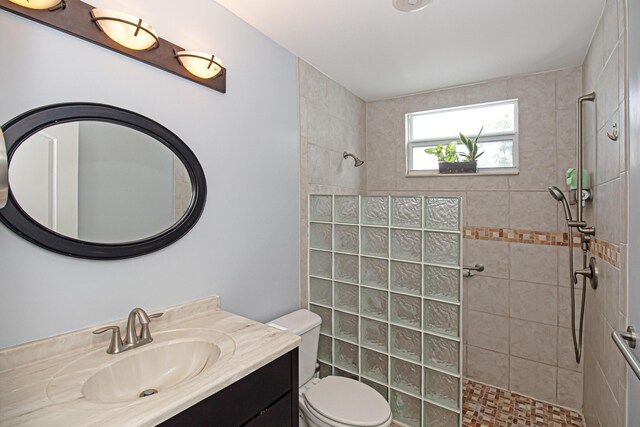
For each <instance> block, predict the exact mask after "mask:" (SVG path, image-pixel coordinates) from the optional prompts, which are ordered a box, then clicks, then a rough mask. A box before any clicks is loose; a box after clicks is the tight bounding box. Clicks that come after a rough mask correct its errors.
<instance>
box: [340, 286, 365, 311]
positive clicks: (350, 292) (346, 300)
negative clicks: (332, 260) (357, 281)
mask: <svg viewBox="0 0 640 427" xmlns="http://www.w3.org/2000/svg"><path fill="white" fill-rule="evenodd" d="M334 293H335V295H334V297H335V302H334V306H335V307H336V308H339V309H341V310H346V311H350V312H352V313H358V307H360V294H359V292H358V287H357V286H356V285H349V284H347V283H340V282H335V283H334Z"/></svg>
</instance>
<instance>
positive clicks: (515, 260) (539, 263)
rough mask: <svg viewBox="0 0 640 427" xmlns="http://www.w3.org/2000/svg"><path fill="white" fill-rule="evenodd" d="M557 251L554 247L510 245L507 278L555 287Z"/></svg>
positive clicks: (556, 279) (556, 281)
mask: <svg viewBox="0 0 640 427" xmlns="http://www.w3.org/2000/svg"><path fill="white" fill-rule="evenodd" d="M557 251H558V249H557V248H556V247H554V246H543V245H527V244H523V243H511V244H510V251H509V263H510V274H509V277H510V278H511V279H512V280H521V281H528V282H536V283H544V284H548V285H557V284H558V277H557V274H556V272H557V271H558V270H557V268H558V256H557V255H558V252H557Z"/></svg>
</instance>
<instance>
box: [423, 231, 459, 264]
mask: <svg viewBox="0 0 640 427" xmlns="http://www.w3.org/2000/svg"><path fill="white" fill-rule="evenodd" d="M459 259H460V235H459V234H457V233H437V232H430V231H425V232H424V262H428V263H433V264H442V265H453V266H458V265H459Z"/></svg>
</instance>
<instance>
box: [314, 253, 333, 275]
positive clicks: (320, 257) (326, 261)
mask: <svg viewBox="0 0 640 427" xmlns="http://www.w3.org/2000/svg"><path fill="white" fill-rule="evenodd" d="M309 274H311V275H312V276H320V277H327V278H331V252H321V251H313V250H312V251H309Z"/></svg>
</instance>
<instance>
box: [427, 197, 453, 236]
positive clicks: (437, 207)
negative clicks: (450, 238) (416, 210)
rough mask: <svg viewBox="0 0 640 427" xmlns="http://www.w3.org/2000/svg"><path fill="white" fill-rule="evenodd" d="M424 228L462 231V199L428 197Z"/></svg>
mask: <svg viewBox="0 0 640 427" xmlns="http://www.w3.org/2000/svg"><path fill="white" fill-rule="evenodd" d="M424 228H430V229H433V230H455V231H459V230H460V199H459V198H457V197H427V198H426V199H425V206H424Z"/></svg>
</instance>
